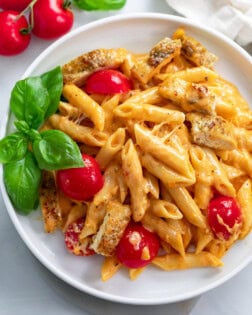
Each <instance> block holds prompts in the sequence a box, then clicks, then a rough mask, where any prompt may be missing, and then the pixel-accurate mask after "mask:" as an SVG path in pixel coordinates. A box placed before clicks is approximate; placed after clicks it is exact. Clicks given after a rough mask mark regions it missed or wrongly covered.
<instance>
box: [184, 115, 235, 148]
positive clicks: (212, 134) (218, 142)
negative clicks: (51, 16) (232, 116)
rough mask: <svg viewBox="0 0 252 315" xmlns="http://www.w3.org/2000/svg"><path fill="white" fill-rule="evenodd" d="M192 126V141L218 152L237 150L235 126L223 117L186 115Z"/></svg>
mask: <svg viewBox="0 0 252 315" xmlns="http://www.w3.org/2000/svg"><path fill="white" fill-rule="evenodd" d="M186 121H187V122H189V124H190V129H191V136H192V141H193V142H194V143H196V144H198V145H203V146H206V147H209V148H212V149H217V150H233V149H234V148H236V140H235V135H234V126H233V125H232V124H231V123H230V122H228V121H226V120H225V119H224V118H222V117H221V116H211V115H202V114H199V113H189V114H186Z"/></svg>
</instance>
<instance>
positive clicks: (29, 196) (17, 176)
mask: <svg viewBox="0 0 252 315" xmlns="http://www.w3.org/2000/svg"><path fill="white" fill-rule="evenodd" d="M3 170H4V172H3V176H4V183H5V187H6V190H7V192H8V194H9V196H10V199H11V201H12V203H13V205H14V207H15V208H16V210H17V211H18V212H20V213H22V214H28V213H30V212H31V211H32V210H33V209H35V208H36V206H37V204H38V190H39V185H40V180H41V170H40V169H39V168H38V165H37V163H36V160H35V159H34V156H33V154H32V153H31V152H29V151H27V153H26V155H25V157H24V158H23V159H22V160H19V161H16V162H11V163H8V164H5V165H4V169H3Z"/></svg>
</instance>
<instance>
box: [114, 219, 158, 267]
mask: <svg viewBox="0 0 252 315" xmlns="http://www.w3.org/2000/svg"><path fill="white" fill-rule="evenodd" d="M159 247H160V243H159V239H158V237H157V235H156V234H154V233H152V232H150V231H149V230H147V229H146V228H144V227H143V226H142V224H140V223H134V222H131V223H129V225H128V226H127V228H126V230H125V232H124V234H123V236H122V238H121V240H120V242H119V244H118V246H117V249H116V255H117V257H118V259H119V261H120V262H121V263H122V264H124V265H125V266H127V267H129V268H141V267H144V266H146V265H148V264H149V263H150V262H151V261H152V260H153V259H154V258H155V257H156V256H157V253H158V250H159Z"/></svg>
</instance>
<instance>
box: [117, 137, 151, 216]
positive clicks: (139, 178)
mask: <svg viewBox="0 0 252 315" xmlns="http://www.w3.org/2000/svg"><path fill="white" fill-rule="evenodd" d="M122 170H123V174H124V177H125V182H126V184H127V186H128V187H129V191H130V197H131V204H132V205H131V207H132V213H133V219H134V221H136V222H138V221H140V220H141V219H142V217H143V216H144V214H145V211H146V209H147V207H148V199H147V194H146V191H145V187H146V185H145V179H144V177H143V170H142V166H141V163H140V160H139V157H138V154H137V151H136V149H135V146H134V144H133V142H132V140H128V141H127V142H126V144H125V146H124V148H123V150H122Z"/></svg>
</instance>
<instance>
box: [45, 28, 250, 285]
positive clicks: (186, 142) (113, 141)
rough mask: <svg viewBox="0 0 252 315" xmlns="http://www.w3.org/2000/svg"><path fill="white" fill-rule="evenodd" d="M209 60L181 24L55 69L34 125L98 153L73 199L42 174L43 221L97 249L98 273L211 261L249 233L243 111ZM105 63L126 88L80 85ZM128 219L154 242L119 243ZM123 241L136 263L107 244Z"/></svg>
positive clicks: (132, 273)
mask: <svg viewBox="0 0 252 315" xmlns="http://www.w3.org/2000/svg"><path fill="white" fill-rule="evenodd" d="M216 61H217V57H216V56H215V55H214V54H213V53H211V52H209V51H208V50H207V49H206V48H205V47H204V46H203V45H202V44H201V43H199V42H198V41H197V40H196V39H195V38H192V37H190V35H188V34H187V33H186V32H185V30H184V29H182V28H180V29H177V30H176V31H175V32H174V34H173V35H172V37H171V38H168V37H167V38H163V39H162V40H161V41H159V42H158V43H157V44H156V45H155V46H154V47H150V51H149V52H146V53H143V54H135V53H134V52H131V51H128V50H127V49H124V48H111V49H103V48H100V49H96V50H93V51H90V52H87V53H84V54H83V55H82V56H79V57H77V58H75V59H73V60H71V61H69V62H68V63H67V64H65V65H63V66H62V73H63V78H64V87H63V93H62V94H63V98H62V99H61V101H60V104H59V107H58V111H57V112H56V113H55V114H53V115H51V116H50V117H49V118H48V120H47V121H46V122H45V124H44V125H43V127H42V130H50V129H58V130H61V131H63V132H65V133H66V134H68V135H69V136H70V137H71V138H72V139H73V140H74V141H76V142H77V144H78V146H79V148H80V151H81V152H82V153H83V154H86V155H89V156H92V157H93V158H94V159H95V160H96V161H97V163H98V165H99V167H100V170H101V173H102V177H103V185H102V187H101V188H100V189H99V191H98V192H96V193H95V194H94V195H93V196H92V197H91V198H88V199H87V200H77V199H75V198H70V197H69V196H66V194H64V193H63V192H62V191H61V190H60V189H59V188H58V185H57V181H56V180H55V178H56V175H55V172H52V171H43V179H42V184H41V188H40V205H41V209H42V214H43V218H44V226H45V231H46V232H48V233H52V232H54V231H55V230H56V229H61V230H62V232H63V233H64V234H65V240H66V242H70V243H71V244H72V248H71V251H72V252H73V253H74V254H76V255H89V254H99V255H103V256H104V262H103V264H102V266H101V278H102V280H103V281H105V280H108V279H109V278H111V277H112V276H113V275H115V274H116V273H117V272H118V270H119V269H120V268H123V267H124V268H125V266H126V267H127V268H128V270H129V277H130V278H131V279H136V278H137V277H138V276H139V275H140V273H142V272H143V270H144V269H145V268H149V266H150V265H152V266H154V267H158V268H161V269H163V270H167V271H171V270H177V269H187V268H195V267H197V268H199V267H220V266H222V265H223V263H222V260H221V258H222V257H223V255H224V254H225V253H226V251H227V250H228V249H229V248H230V247H231V246H232V245H233V244H234V243H235V242H236V241H238V240H241V239H244V238H245V237H246V235H247V234H248V233H249V232H250V230H251V227H252V212H251V211H252V210H251V209H252V194H251V192H252V187H251V185H252V182H251V176H252V159H251V151H252V111H251V110H250V108H249V105H248V104H247V102H246V100H245V99H244V98H243V97H242V96H241V94H240V93H239V91H238V89H237V88H236V87H235V86H234V85H233V84H232V83H230V82H229V81H227V80H226V79H224V78H222V77H221V76H220V75H219V74H218V73H217V72H216V71H215V70H214V64H215V62H216ZM108 69H109V70H111V69H113V70H114V71H117V72H119V73H120V74H122V75H123V76H124V77H125V78H127V80H128V82H129V86H128V88H127V89H126V91H119V92H117V91H116V92H115V93H105V92H106V91H105V92H103V91H101V92H100V93H98V92H96V91H95V90H94V91H92V89H91V90H90V91H88V88H87V87H88V80H89V79H90V77H91V76H92V75H93V74H94V73H96V74H97V73H98V72H99V71H102V70H105V71H106V70H108ZM104 80H105V79H104ZM104 80H103V81H104ZM78 220H82V221H81V222H82V223H81V225H77V224H76V222H80V221H78ZM129 224H136V225H138V226H139V225H140V226H142V227H144V229H146V230H147V231H148V232H149V233H151V234H154V235H155V237H156V240H157V242H158V246H157V248H156V247H155V246H156V245H150V246H149V245H148V244H147V243H146V244H147V245H146V244H144V246H143V247H141V241H142V239H141V237H142V234H141V232H139V231H140V230H137V229H136V230H134V232H133V233H131V235H130V236H129V237H128V239H127V242H128V243H130V244H128V245H127V244H126V245H125V243H123V244H121V242H122V241H123V242H126V240H125V239H124V240H123V237H124V236H123V235H125V234H124V233H125V231H126V229H127V227H128V226H129ZM76 229H77V230H76ZM77 232H78V233H77ZM73 233H75V234H74V235H75V237H76V235H77V239H75V241H74V242H73V239H72V238H73ZM155 242H156V241H153V243H155ZM120 244H121V245H120ZM155 244H156V243H155ZM130 245H132V247H133V250H135V251H139V250H140V248H141V253H140V254H141V255H140V258H139V260H140V261H141V264H139V265H138V264H135V265H134V264H131V265H130V264H129V265H127V263H126V264H124V262H123V259H122V258H121V251H120V250H119V249H118V247H120V246H121V247H122V250H125V249H126V248H128V247H127V246H130ZM151 246H152V247H155V248H156V253H155V255H154V256H153V255H152V250H151ZM127 250H128V252H129V249H127ZM143 262H146V264H145V263H143Z"/></svg>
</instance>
